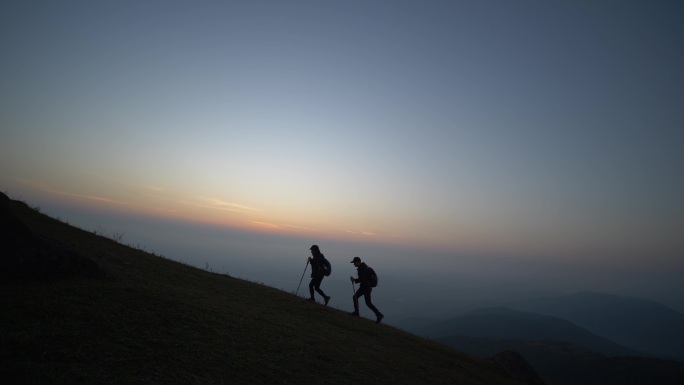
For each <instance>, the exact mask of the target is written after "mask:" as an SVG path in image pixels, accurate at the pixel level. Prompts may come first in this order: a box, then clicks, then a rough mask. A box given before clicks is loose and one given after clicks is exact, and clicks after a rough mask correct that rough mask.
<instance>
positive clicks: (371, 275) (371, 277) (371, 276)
mask: <svg viewBox="0 0 684 385" xmlns="http://www.w3.org/2000/svg"><path fill="white" fill-rule="evenodd" d="M367 269H368V272H367V273H366V274H368V284H369V285H370V287H376V286H378V274H376V273H375V270H373V268H372V267H370V266H369V267H368V268H367Z"/></svg>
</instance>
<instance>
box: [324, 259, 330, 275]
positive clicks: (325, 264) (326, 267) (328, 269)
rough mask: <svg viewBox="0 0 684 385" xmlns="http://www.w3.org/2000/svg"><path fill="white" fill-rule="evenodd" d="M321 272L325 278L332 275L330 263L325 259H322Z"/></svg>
mask: <svg viewBox="0 0 684 385" xmlns="http://www.w3.org/2000/svg"><path fill="white" fill-rule="evenodd" d="M323 271H324V272H325V276H326V277H329V276H330V274H331V273H332V266H331V265H330V261H328V260H327V259H325V257H323Z"/></svg>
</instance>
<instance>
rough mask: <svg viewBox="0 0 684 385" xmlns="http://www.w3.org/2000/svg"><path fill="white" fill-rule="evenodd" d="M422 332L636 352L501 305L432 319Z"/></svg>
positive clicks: (559, 322) (616, 352)
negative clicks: (557, 343) (447, 318)
mask: <svg viewBox="0 0 684 385" xmlns="http://www.w3.org/2000/svg"><path fill="white" fill-rule="evenodd" d="M425 335H427V336H429V337H431V338H442V337H451V336H466V337H486V338H494V339H516V340H529V341H555V342H568V343H572V344H575V345H580V346H584V347H586V348H588V349H591V350H594V351H596V352H599V353H602V354H605V355H609V356H625V355H635V354H639V352H637V351H635V350H632V349H628V348H626V347H624V346H620V345H618V344H616V343H614V342H612V341H609V340H607V339H605V338H602V337H599V336H597V335H595V334H593V333H590V332H589V331H587V330H584V329H582V328H581V327H579V326H577V325H574V324H573V323H571V322H568V321H566V320H563V319H560V318H556V317H550V316H544V315H539V314H533V313H527V312H522V311H516V310H511V309H508V308H503V307H500V308H485V309H478V310H473V311H471V312H468V313H465V314H463V315H461V316H458V317H455V318H452V319H449V320H446V321H442V322H438V323H435V324H433V325H431V326H430V327H429V328H428V329H426V330H425Z"/></svg>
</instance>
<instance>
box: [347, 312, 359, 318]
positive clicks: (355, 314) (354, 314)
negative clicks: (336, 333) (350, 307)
mask: <svg viewBox="0 0 684 385" xmlns="http://www.w3.org/2000/svg"><path fill="white" fill-rule="evenodd" d="M349 315H350V316H352V317H358V316H359V313H357V312H355V311H353V312H351V313H349Z"/></svg>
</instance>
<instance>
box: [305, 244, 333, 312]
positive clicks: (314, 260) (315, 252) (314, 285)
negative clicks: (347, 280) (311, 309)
mask: <svg viewBox="0 0 684 385" xmlns="http://www.w3.org/2000/svg"><path fill="white" fill-rule="evenodd" d="M309 250H311V255H312V257H309V262H310V263H311V282H309V294H311V296H310V297H309V298H308V299H307V301H309V302H316V299H315V298H314V290H316V292H317V293H318V294H320V295H321V296H323V301H324V303H325V305H327V304H328V302H330V297H329V296H327V295H325V293H324V292H323V290H321V282H322V281H323V277H325V268H324V267H323V264H324V261H325V257H324V256H323V254H321V249H320V248H319V247H318V245H313V246H311V248H310V249H309Z"/></svg>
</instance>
